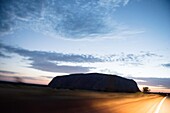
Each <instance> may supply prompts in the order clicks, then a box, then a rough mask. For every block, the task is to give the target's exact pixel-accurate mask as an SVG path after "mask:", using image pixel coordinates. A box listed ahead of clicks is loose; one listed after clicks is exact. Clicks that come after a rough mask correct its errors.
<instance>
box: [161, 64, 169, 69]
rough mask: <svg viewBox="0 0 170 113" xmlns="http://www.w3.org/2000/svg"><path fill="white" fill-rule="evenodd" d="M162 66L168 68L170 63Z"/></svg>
mask: <svg viewBox="0 0 170 113" xmlns="http://www.w3.org/2000/svg"><path fill="white" fill-rule="evenodd" d="M162 66H164V67H167V68H170V63H167V64H162Z"/></svg>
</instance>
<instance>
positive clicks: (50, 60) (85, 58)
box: [0, 44, 103, 73]
mask: <svg viewBox="0 0 170 113" xmlns="http://www.w3.org/2000/svg"><path fill="white" fill-rule="evenodd" d="M0 50H1V51H5V52H7V53H16V54H18V55H20V56H23V57H25V58H27V59H28V60H30V61H31V63H30V68H34V69H38V70H42V71H48V72H61V73H78V72H88V71H89V70H90V69H92V67H83V66H68V65H60V63H59V62H71V63H94V62H102V61H103V60H102V59H100V58H97V57H94V56H92V55H77V54H63V53H56V52H45V51H30V50H26V49H22V48H15V47H12V46H7V45H4V44H0Z"/></svg>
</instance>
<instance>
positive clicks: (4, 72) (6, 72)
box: [0, 70, 17, 74]
mask: <svg viewBox="0 0 170 113" xmlns="http://www.w3.org/2000/svg"><path fill="white" fill-rule="evenodd" d="M0 73H1V74H17V72H12V71H5V70H0Z"/></svg>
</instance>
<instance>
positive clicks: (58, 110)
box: [0, 83, 170, 113]
mask: <svg viewBox="0 0 170 113" xmlns="http://www.w3.org/2000/svg"><path fill="white" fill-rule="evenodd" d="M163 98H164V97H163V96H160V95H156V94H143V93H109V92H92V91H91V92H90V91H80V90H61V89H51V88H48V87H45V86H39V85H23V84H19V85H16V84H8V83H5V84H3V83H0V106H1V107H0V113H155V110H156V109H157V106H158V105H159V103H160V101H161V100H162V99H163ZM169 102H170V101H169V98H167V99H166V103H167V104H169ZM166 109H167V107H166V105H165V106H164V110H165V111H167V110H166ZM165 111H164V113H166V112H165ZM160 113H161V112H160ZM167 113H168V112H167Z"/></svg>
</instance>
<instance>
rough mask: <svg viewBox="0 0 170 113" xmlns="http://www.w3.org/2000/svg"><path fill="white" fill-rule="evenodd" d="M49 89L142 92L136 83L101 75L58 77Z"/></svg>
mask: <svg viewBox="0 0 170 113" xmlns="http://www.w3.org/2000/svg"><path fill="white" fill-rule="evenodd" d="M49 87H51V88H58V89H81V90H93V91H106V92H129V93H130V92H131V93H133V92H140V90H139V88H138V86H137V84H136V82H135V81H134V80H131V79H126V78H123V77H120V76H117V75H108V74H100V73H88V74H71V75H65V76H57V77H55V78H53V79H52V81H51V82H50V83H49Z"/></svg>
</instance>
